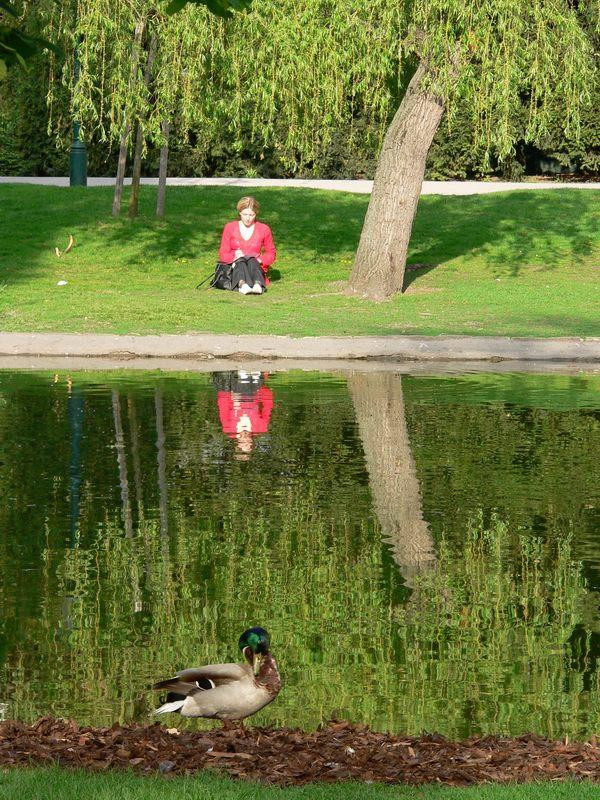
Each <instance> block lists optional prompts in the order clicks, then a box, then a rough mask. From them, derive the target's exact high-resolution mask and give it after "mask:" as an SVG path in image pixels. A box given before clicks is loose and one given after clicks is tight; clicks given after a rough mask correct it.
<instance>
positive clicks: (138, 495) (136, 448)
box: [127, 395, 144, 519]
mask: <svg viewBox="0 0 600 800" xmlns="http://www.w3.org/2000/svg"><path fill="white" fill-rule="evenodd" d="M127 413H128V416H129V430H130V432H131V456H132V462H133V483H134V486H135V499H136V501H137V507H138V517H139V519H143V517H144V496H143V491H142V466H141V461H140V440H139V436H138V420H137V411H136V408H135V400H134V398H133V395H127Z"/></svg>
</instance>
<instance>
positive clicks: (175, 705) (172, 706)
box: [154, 697, 185, 714]
mask: <svg viewBox="0 0 600 800" xmlns="http://www.w3.org/2000/svg"><path fill="white" fill-rule="evenodd" d="M184 703H185V697H184V698H183V700H173V701H172V702H171V703H163V704H162V706H159V707H158V708H157V709H156V711H155V712H154V713H155V714H169V713H171V712H174V711H181V709H182V707H183V704H184Z"/></svg>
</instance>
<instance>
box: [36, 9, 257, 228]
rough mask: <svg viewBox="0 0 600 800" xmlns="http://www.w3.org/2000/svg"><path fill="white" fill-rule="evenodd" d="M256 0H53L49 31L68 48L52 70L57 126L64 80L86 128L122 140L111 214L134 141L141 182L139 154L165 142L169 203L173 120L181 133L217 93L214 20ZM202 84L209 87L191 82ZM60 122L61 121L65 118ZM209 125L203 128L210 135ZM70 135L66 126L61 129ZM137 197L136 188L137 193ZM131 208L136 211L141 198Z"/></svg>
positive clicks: (103, 138) (207, 111) (204, 114)
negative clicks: (75, 59) (211, 61)
mask: <svg viewBox="0 0 600 800" xmlns="http://www.w3.org/2000/svg"><path fill="white" fill-rule="evenodd" d="M250 1H251V0H210V2H209V1H208V0H206V2H205V1H204V0H199V1H198V2H197V3H195V4H194V7H193V8H192V7H190V9H189V10H188V11H184V12H183V13H180V14H171V13H169V11H177V10H178V9H179V8H180V7H181V6H182V5H184V4H183V3H178V2H173V3H171V5H170V6H167V5H166V4H164V3H163V4H161V3H157V2H154V1H153V0H130V2H128V3H121V2H117V0H61V1H60V2H58V3H55V4H53V3H48V4H47V7H46V12H45V16H46V18H47V30H48V31H51V32H52V33H54V34H55V35H56V36H57V37H59V38H60V40H61V42H62V43H63V46H64V51H65V52H66V53H67V54H69V55H68V56H67V58H66V60H65V61H64V62H62V63H60V64H58V63H56V62H54V63H53V64H52V66H51V70H50V80H49V89H48V95H47V101H48V105H49V107H50V123H49V126H50V128H51V129H53V128H54V129H56V131H57V134H58V135H59V137H60V129H61V128H62V129H63V131H64V127H65V126H64V122H63V121H61V120H60V119H59V120H55V119H53V110H54V107H55V105H60V102H59V103H58V104H57V103H56V99H57V96H58V95H59V94H60V91H61V86H62V87H66V88H67V90H68V92H69V93H70V97H71V100H70V115H71V117H72V118H74V119H77V120H78V121H80V122H81V124H82V129H83V131H84V133H85V135H86V136H87V137H88V138H89V137H91V136H94V137H95V138H96V139H97V140H98V141H99V142H101V143H106V144H107V145H108V146H109V147H110V146H111V145H114V144H115V143H116V142H119V160H118V168H117V181H116V189H115V198H114V203H113V214H118V213H119V211H120V206H121V193H122V186H123V179H124V175H125V166H126V160H127V155H128V153H129V152H130V151H131V150H132V149H133V148H134V142H135V154H136V159H135V165H134V178H137V179H136V180H135V182H136V183H139V175H140V159H141V155H142V154H143V152H145V150H146V149H147V146H148V144H152V145H154V146H158V147H160V148H161V151H162V152H161V178H162V186H161V189H162V191H163V195H162V200H161V199H160V195H161V189H159V203H158V207H159V208H160V207H162V208H163V209H164V184H165V178H166V154H167V147H168V137H169V130H170V127H171V125H170V122H171V120H172V119H173V118H174V117H176V118H177V119H178V120H179V121H180V124H179V130H180V132H181V135H185V134H186V133H187V130H188V129H189V125H190V123H191V121H192V120H200V122H201V123H204V122H205V121H206V120H209V119H210V118H211V109H212V108H213V106H214V103H215V92H214V91H211V87H210V84H207V83H206V79H207V71H206V63H205V62H206V55H207V54H209V53H210V51H211V44H212V43H213V41H214V37H215V34H216V32H218V30H219V26H218V24H217V25H215V22H214V21H215V20H216V19H217V17H219V18H221V17H222V18H227V17H229V16H231V13H232V10H233V9H235V10H243V9H244V8H247V7H248V6H249V5H250ZM76 42H79V48H78V52H79V60H80V69H79V71H78V79H77V80H76V81H75V80H74V79H73V77H72V76H73V68H72V66H73V65H72V54H73V53H74V52H75V43H76ZM191 86H194V87H197V86H204V87H205V90H204V91H203V92H192V91H191V90H190V87H191ZM61 122H62V125H61ZM209 130H210V127H207V129H206V131H205V133H207V134H208V132H209ZM63 138H64V133H63ZM135 197H136V198H137V193H136V194H135ZM130 213H131V214H132V215H135V214H136V213H137V207H136V202H134V203H133V204H132V206H131V207H130Z"/></svg>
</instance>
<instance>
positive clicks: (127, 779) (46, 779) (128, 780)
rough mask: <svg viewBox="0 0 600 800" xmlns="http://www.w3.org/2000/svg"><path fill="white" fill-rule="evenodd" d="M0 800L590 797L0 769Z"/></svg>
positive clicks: (550, 791)
mask: <svg viewBox="0 0 600 800" xmlns="http://www.w3.org/2000/svg"><path fill="white" fill-rule="evenodd" d="M0 797H2V800H85V799H86V798H88V797H90V798H92V797H93V798H94V800H138V798H139V800H258V798H264V800H309V798H310V800H595V798H597V797H598V785H597V784H593V783H575V782H571V781H569V782H567V783H529V784H524V785H514V786H494V785H489V784H488V785H484V786H473V787H470V788H468V789H457V788H452V787H440V786H419V787H413V786H381V785H378V784H364V783H357V782H354V781H353V782H349V783H338V784H311V785H308V786H301V787H291V788H286V789H279V788H276V787H265V786H259V785H257V784H254V783H245V782H242V781H232V780H228V779H227V778H221V777H218V776H216V775H211V774H210V773H202V774H200V775H198V776H195V777H185V778H174V779H170V780H166V779H165V778H163V777H162V776H160V777H148V778H141V777H137V776H135V775H132V774H131V773H104V774H90V773H86V772H82V771H70V770H64V769H59V768H51V769H11V770H5V771H0Z"/></svg>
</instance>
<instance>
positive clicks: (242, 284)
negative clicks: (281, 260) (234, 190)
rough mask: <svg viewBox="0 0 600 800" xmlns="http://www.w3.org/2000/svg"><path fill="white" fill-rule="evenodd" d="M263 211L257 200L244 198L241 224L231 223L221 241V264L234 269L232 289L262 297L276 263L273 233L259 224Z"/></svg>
mask: <svg viewBox="0 0 600 800" xmlns="http://www.w3.org/2000/svg"><path fill="white" fill-rule="evenodd" d="M259 209H260V206H259V204H258V201H256V200H255V199H254V198H253V197H242V199H241V200H240V201H239V202H238V204H237V210H238V213H239V215H240V218H239V220H235V221H234V222H228V223H227V225H225V227H224V228H223V235H222V237H221V247H220V248H219V261H221V262H223V263H224V264H231V265H232V267H233V271H232V273H231V288H232V290H234V291H235V290H236V289H237V290H238V291H240V292H241V293H242V294H250V293H252V294H262V293H263V292H264V291H265V290H266V288H267V286H268V283H269V281H268V280H267V270H268V269H269V267H270V266H271V264H272V263H273V262H274V261H275V245H274V244H273V234H272V233H271V229H270V228H269V226H268V225H265V224H264V223H263V222H257V220H256V217H257V216H258V212H259Z"/></svg>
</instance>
